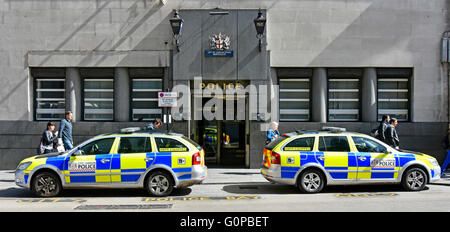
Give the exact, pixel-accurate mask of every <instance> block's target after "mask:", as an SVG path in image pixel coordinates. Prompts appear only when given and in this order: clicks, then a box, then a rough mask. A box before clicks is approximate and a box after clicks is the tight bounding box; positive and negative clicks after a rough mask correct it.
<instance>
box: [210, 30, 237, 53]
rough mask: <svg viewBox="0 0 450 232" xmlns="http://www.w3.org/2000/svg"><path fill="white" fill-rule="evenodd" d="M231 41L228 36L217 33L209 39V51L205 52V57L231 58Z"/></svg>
mask: <svg viewBox="0 0 450 232" xmlns="http://www.w3.org/2000/svg"><path fill="white" fill-rule="evenodd" d="M230 44H231V40H230V37H229V36H228V35H225V34H222V33H219V34H218V35H216V34H214V35H212V36H210V37H209V50H206V51H205V56H215V57H232V56H233V55H234V51H232V50H230Z"/></svg>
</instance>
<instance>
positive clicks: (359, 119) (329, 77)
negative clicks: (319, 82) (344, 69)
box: [327, 76, 362, 122]
mask: <svg viewBox="0 0 450 232" xmlns="http://www.w3.org/2000/svg"><path fill="white" fill-rule="evenodd" d="M330 79H332V80H333V81H334V80H339V79H341V80H354V79H357V80H358V89H344V90H347V91H348V92H349V93H350V92H357V93H358V98H357V102H358V108H357V109H330ZM361 80H362V79H361V77H349V78H342V77H331V76H327V121H329V122H360V121H361V105H362V102H361V100H362V99H361V97H362V94H361V84H362V83H361ZM333 90H338V89H333ZM349 90H357V91H349ZM336 92H339V91H336ZM341 92H344V91H341ZM332 99H335V98H332ZM346 100H347V99H346ZM351 100H354V99H353V98H352V99H351ZM333 102H339V101H333ZM341 102H345V101H341ZM330 110H349V111H350V110H356V111H357V113H356V115H357V117H358V118H357V119H330Z"/></svg>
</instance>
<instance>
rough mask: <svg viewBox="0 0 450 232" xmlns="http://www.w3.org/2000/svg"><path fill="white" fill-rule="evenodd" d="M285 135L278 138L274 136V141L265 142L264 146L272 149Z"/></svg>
mask: <svg viewBox="0 0 450 232" xmlns="http://www.w3.org/2000/svg"><path fill="white" fill-rule="evenodd" d="M286 138H287V137H285V136H280V137H278V138H276V139H275V140H274V141H272V142H270V143H269V144H267V145H266V146H265V147H264V148H265V149H269V150H272V149H274V148H275V147H276V146H277V145H278V144H279V143H280V142H281V141H283V140H285V139H286Z"/></svg>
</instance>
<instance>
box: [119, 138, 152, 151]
mask: <svg viewBox="0 0 450 232" xmlns="http://www.w3.org/2000/svg"><path fill="white" fill-rule="evenodd" d="M148 152H152V148H151V144H150V137H121V138H120V145H119V151H118V153H119V154H122V153H148Z"/></svg>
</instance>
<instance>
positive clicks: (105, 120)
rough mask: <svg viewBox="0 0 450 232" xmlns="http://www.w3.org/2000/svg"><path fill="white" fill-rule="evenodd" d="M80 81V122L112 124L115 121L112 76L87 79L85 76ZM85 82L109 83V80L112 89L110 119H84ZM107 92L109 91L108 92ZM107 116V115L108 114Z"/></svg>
mask: <svg viewBox="0 0 450 232" xmlns="http://www.w3.org/2000/svg"><path fill="white" fill-rule="evenodd" d="M81 79H82V80H81V118H82V121H87V122H113V121H114V119H115V107H114V91H115V89H114V87H115V86H114V81H115V80H114V76H112V77H89V76H85V77H82V78H81ZM86 80H88V81H110V80H112V84H113V87H112V91H111V92H112V95H113V96H112V101H111V102H112V109H111V110H112V118H111V119H97V120H96V119H86V117H85V116H86V110H87V109H86V106H85V104H86V98H85V92H86V88H85V83H86ZM108 90H110V89H108ZM100 92H102V91H100ZM105 92H107V91H105ZM108 92H109V91H108ZM105 110H108V109H105ZM108 114H109V113H108Z"/></svg>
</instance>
